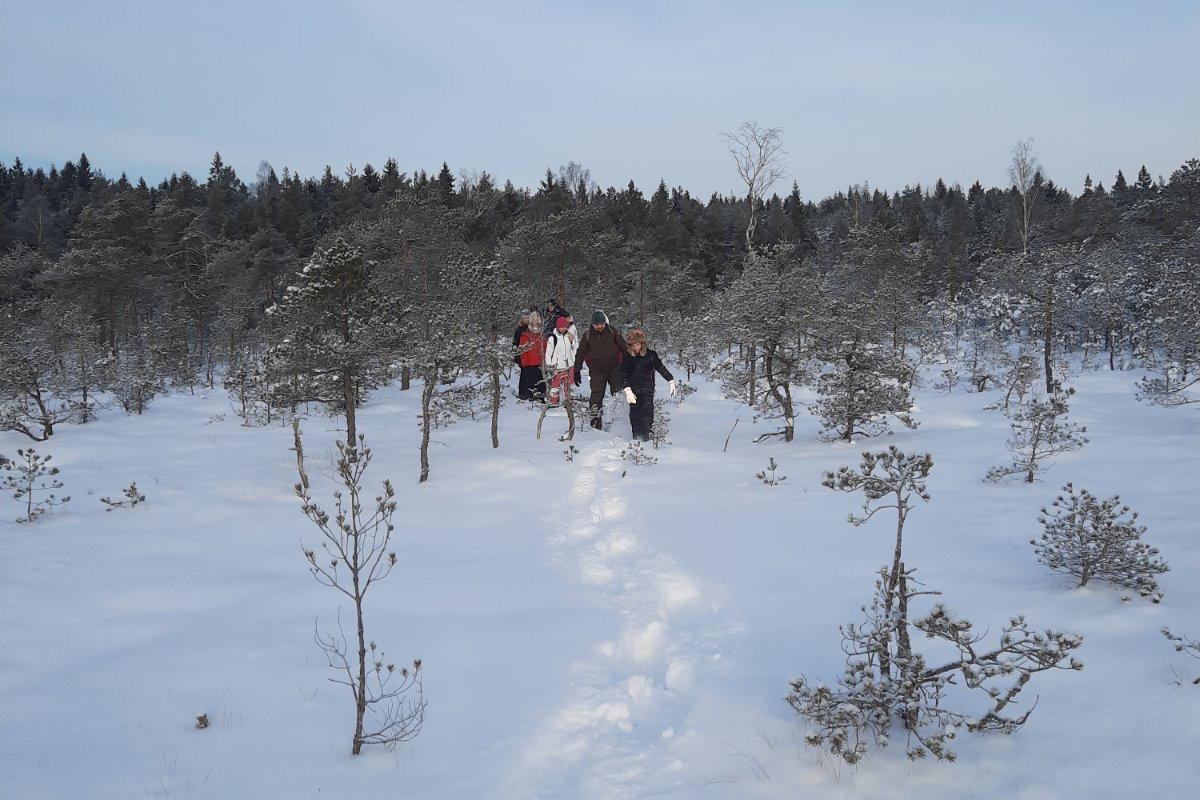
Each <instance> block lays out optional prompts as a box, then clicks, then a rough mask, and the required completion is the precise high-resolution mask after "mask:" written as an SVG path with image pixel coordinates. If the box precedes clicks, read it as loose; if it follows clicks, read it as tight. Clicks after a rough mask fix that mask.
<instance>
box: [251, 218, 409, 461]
mask: <svg viewBox="0 0 1200 800" xmlns="http://www.w3.org/2000/svg"><path fill="white" fill-rule="evenodd" d="M373 267H374V262H371V261H368V260H366V259H365V258H364V257H363V251H362V250H361V249H360V248H358V247H356V246H353V245H351V244H348V243H347V242H346V241H345V240H344V239H340V238H339V239H337V240H336V241H335V242H334V243H333V245H332V246H330V247H329V248H327V249H324V250H321V249H318V250H317V251H316V252H315V253H314V254H313V257H312V258H311V259H310V260H309V262H308V264H306V265H305V267H304V268H303V269H302V270H301V271H300V272H299V273H297V274H296V276H295V277H294V278H293V283H292V285H290V286H288V287H287V289H286V290H285V291H284V293H283V297H282V298H281V299H280V300H279V302H278V303H276V304H275V305H273V306H271V307H270V308H268V309H267V313H268V315H269V316H270V318H271V322H272V325H273V333H274V337H275V338H274V341H273V342H272V345H271V348H270V351H269V354H268V358H269V360H270V362H271V363H270V367H269V369H270V371H271V372H273V373H275V374H276V375H277V376H278V378H277V380H278V382H277V383H276V386H275V389H276V393H277V395H280V398H279V399H281V400H283V401H284V402H285V403H286V404H287V405H290V406H292V407H295V405H297V404H299V403H308V402H315V403H321V404H322V405H324V406H325V407H326V408H328V409H329V411H330V412H331V413H335V414H343V415H345V418H346V442H347V444H348V445H349V446H350V447H354V446H355V442H356V440H357V431H358V429H357V425H356V420H355V416H356V415H355V412H356V410H357V407H358V405H359V403H360V402H362V399H363V397H364V396H365V395H366V393H367V392H368V391H370V390H371V389H374V388H376V387H377V386H379V385H381V384H382V383H384V382H386V380H387V379H388V378H389V376H390V372H389V364H390V359H389V358H388V352H387V349H386V347H385V346H384V344H385V342H387V341H388V339H389V333H390V331H389V328H391V327H392V326H393V324H394V322H395V320H396V318H397V314H396V313H394V311H393V310H391V309H389V308H388V307H387V305H386V304H385V302H384V301H383V300H381V298H380V296H379V293H378V292H377V291H375V290H374V289H373V288H372V286H371V272H372V268H373Z"/></svg>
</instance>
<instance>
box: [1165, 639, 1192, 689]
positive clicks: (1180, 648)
mask: <svg viewBox="0 0 1200 800" xmlns="http://www.w3.org/2000/svg"><path fill="white" fill-rule="evenodd" d="M1162 635H1163V636H1165V637H1167V639H1168V640H1170V642H1171V644H1172V645H1174V646H1175V652H1176V653H1186V654H1187V655H1189V656H1191V657H1192V658H1195V659H1200V641H1198V640H1196V639H1193V638H1191V637H1190V636H1182V635H1176V634H1174V633H1171V629H1170V628H1166V627H1164V628H1163V629H1162ZM1192 683H1193V684H1194V685H1196V686H1200V676H1197V677H1196V679H1195V680H1194V681H1192Z"/></svg>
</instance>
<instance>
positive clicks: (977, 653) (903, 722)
mask: <svg viewBox="0 0 1200 800" xmlns="http://www.w3.org/2000/svg"><path fill="white" fill-rule="evenodd" d="M932 467H933V462H932V459H931V458H930V457H929V455H928V454H915V455H906V454H904V453H902V452H900V451H899V450H897V449H896V448H894V447H892V448H889V449H888V450H887V451H885V452H881V453H874V454H872V453H864V454H863V458H862V461H861V462H860V464H859V465H858V466H857V467H856V468H851V467H842V468H840V469H839V470H837V471H836V472H827V473H825V475H824V478H823V480H822V483H823V484H824V485H825V486H827V487H829V488H832V489H835V490H839V491H845V492H856V491H862V492H863V495H864V502H863V513H862V514H861V515H854V514H851V515H850V522H851V523H852V524H854V525H856V526H857V525H862V524H864V523H866V522H867V521H868V520H869V519H871V518H872V517H873V516H874V515H875V514H876V513H878V512H879V511H882V510H884V509H894V510H895V511H896V546H895V550H894V554H893V560H892V566H891V567H890V568H888V567H883V568H881V569H880V570H879V579H878V580H877V581H876V582H875V596H874V599H873V600H872V603H871V605H870V607H869V608H866V607H864V608H863V612H864V619H863V621H862V622H861V623H858V624H854V623H851V624H849V625H846V626H844V627H842V628H841V629H840V630H841V632H842V650H843V652H845V653H846V670H845V672H844V674H843V675H842V677H841V678H840V679H839V680H838V684H837V686H836V687H830V686H827V685H826V684H824V683H821V682H810V681H809V680H808V679H807V678H804V677H800V678H796V679H794V680H793V681H792V682H791V692H790V693H789V694H788V696H787V702H788V704H789V705H791V706H792V708H793V709H794V710H795V711H796V713H797V714H799V715H801V716H802V717H804V718H805V719H806V720H807V721H808V722H809V724H810V725H811V726H812V729H813V730H812V733H810V734H809V735H808V736H807V737H806V741H807V742H808V743H809V744H810V745H813V746H817V747H826V748H828V749H829V751H830V752H832V753H833V754H834V755H836V756H838V757H840V758H842V759H843V760H845V761H846V762H847V763H850V764H855V763H858V762H859V761H861V760H862V758H863V757H864V756H865V755H866V753H867V751H868V748H869V746H872V745H873V746H875V747H879V748H883V747H886V746H887V745H888V744H889V742H890V737H891V729H892V727H893V726H894V725H896V724H899V725H900V726H902V727H903V729H904V730H905V733H906V735H907V737H908V742H907V748H908V756H909V758H912V759H917V758H924V757H925V756H927V755H932V756H933V757H935V758H938V759H943V760H948V761H953V760H954V758H955V754H954V752H953V751H952V750H951V749H950V748H949V742H950V741H951V740H953V739H954V738H955V737H956V736H957V735H958V731H959V729H965V730H966V731H968V732H971V733H976V732H985V731H998V732H1001V733H1012V732H1014V731H1015V730H1017V729H1018V728H1020V727H1021V726H1022V725H1024V724H1025V722H1026V720H1028V718H1029V714H1030V712H1031V711H1032V709H1029V710H1027V711H1026V712H1025V713H1024V714H1020V715H1016V716H1012V715H1011V712H1010V711H1009V709H1008V707H1009V706H1010V705H1011V704H1012V703H1013V701H1014V700H1015V699H1016V697H1017V695H1018V694H1020V692H1021V691H1022V689H1024V688H1025V686H1026V684H1027V683H1028V682H1029V680H1030V678H1031V677H1032V676H1033V675H1034V674H1036V673H1038V672H1043V671H1045V670H1049V669H1072V670H1078V669H1082V666H1083V665H1082V664H1081V663H1080V662H1078V661H1077V660H1075V659H1074V658H1072V657H1071V656H1070V652H1071V651H1072V650H1074V649H1075V648H1077V647H1078V646H1079V645H1080V644H1081V643H1082V641H1083V639H1082V637H1081V636H1078V635H1073V634H1065V633H1061V632H1056V631H1045V632H1043V633H1038V632H1036V631H1034V630H1032V629H1031V628H1030V627H1029V625H1028V624H1027V623H1026V622H1025V619H1024V617H1020V616H1017V617H1013V618H1011V619H1010V620H1009V621H1008V624H1007V625H1006V626H1004V628H1003V629H1002V630H1001V633H1000V637H999V640H998V642H997V643H996V644H994V645H991V646H987V647H983V646H980V643H981V642H982V641H983V640H984V638H985V637H984V635H982V634H976V633H975V632H974V630H973V626H972V624H971V623H970V622H969V621H967V620H965V619H961V618H958V617H955V616H954V615H953V614H951V613H950V611H948V610H947V609H946V607H945V606H944V605H942V604H941V603H938V604H935V605H934V606H933V608H932V609H931V610H930V612H929V613H928V614H926V615H925V616H924V617H921V618H919V619H916V620H912V619H910V613H909V608H910V604H911V602H912V601H913V600H914V599H915V598H917V597H920V596H927V595H936V594H940V592H934V591H929V590H926V589H921V588H919V584H918V583H917V582H916V580H915V579H914V572H915V571H914V570H911V569H908V568H906V567H905V565H904V561H903V552H902V545H903V533H904V525H905V521H906V519H907V516H908V513H909V512H910V511H911V509H912V501H913V498H914V497H915V498H919V499H921V500H924V501H928V500H929V494H928V492H927V491H926V488H925V485H926V481H927V479H928V476H929V472H930V470H931V469H932ZM917 634H923V635H924V637H925V638H927V639H934V640H938V641H940V642H942V643H944V644H946V645H949V646H950V647H951V648H952V649H953V650H954V651H957V653H956V655H955V656H953V657H951V658H948V659H946V660H945V661H944V662H943V663H942V664H941V665H940V666H933V667H931V666H929V663H930V662H929V661H928V660H927V658H926V656H925V655H924V654H922V653H920V652H918V651H916V650H914V648H913V644H912V642H913V639H914V638H918V637H917ZM1005 679H1008V680H1007V682H1005ZM960 681H961V684H962V685H963V686H965V687H967V688H969V689H975V690H978V692H979V693H980V694H982V695H984V696H986V698H987V699H986V701H984V702H985V705H984V707H983V708H982V709H980V710H977V711H973V712H971V713H967V712H961V711H955V710H952V709H949V708H946V707H945V706H944V702H945V700H946V699H947V692H946V689H947V687H948V686H950V685H952V684H956V683H959V682H960ZM997 684H999V685H997Z"/></svg>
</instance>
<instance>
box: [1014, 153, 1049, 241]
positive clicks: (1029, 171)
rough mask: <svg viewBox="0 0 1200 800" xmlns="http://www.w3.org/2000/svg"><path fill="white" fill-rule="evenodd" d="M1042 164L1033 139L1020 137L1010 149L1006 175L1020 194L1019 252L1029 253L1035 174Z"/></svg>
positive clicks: (1035, 199) (1034, 200)
mask: <svg viewBox="0 0 1200 800" xmlns="http://www.w3.org/2000/svg"><path fill="white" fill-rule="evenodd" d="M1041 168H1042V165H1041V164H1040V163H1038V157H1037V153H1035V152H1034V150H1033V139H1021V140H1019V141H1018V142H1017V143H1016V144H1015V145H1013V149H1012V161H1011V162H1010V163H1009V165H1008V177H1009V178H1010V179H1011V180H1012V183H1013V188H1014V189H1016V190H1017V194H1019V195H1020V196H1021V220H1020V226H1021V253H1022V254H1023V255H1029V233H1030V226H1031V224H1032V220H1033V206H1034V203H1035V202H1036V201H1037V192H1036V191H1035V190H1036V188H1037V187H1036V184H1037V180H1036V179H1037V174H1038V172H1040V171H1041Z"/></svg>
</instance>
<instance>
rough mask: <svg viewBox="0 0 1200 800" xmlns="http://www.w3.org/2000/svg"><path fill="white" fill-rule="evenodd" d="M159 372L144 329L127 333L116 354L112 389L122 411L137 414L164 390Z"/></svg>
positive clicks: (153, 349)
mask: <svg viewBox="0 0 1200 800" xmlns="http://www.w3.org/2000/svg"><path fill="white" fill-rule="evenodd" d="M164 388H165V386H164V382H163V375H162V372H161V371H160V369H159V364H158V363H157V360H156V358H155V348H154V344H153V341H152V338H151V336H150V335H149V334H148V333H147V332H146V331H144V330H143V331H138V332H137V333H133V334H130V335H129V336H128V337H127V338H126V341H125V346H124V347H123V348H122V349H121V352H120V353H119V354H118V356H117V363H116V367H115V371H114V374H113V378H112V391H113V394H114V395H115V396H116V398H117V402H118V403H120V404H121V408H123V409H125V413H126V414H141V413H142V412H144V411H145V410H146V408H147V407H148V406H149V405H150V402H151V401H152V400H153V399H154V398H155V397H157V396H158V395H159V394H160V393H161V392H162V391H163V390H164Z"/></svg>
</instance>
